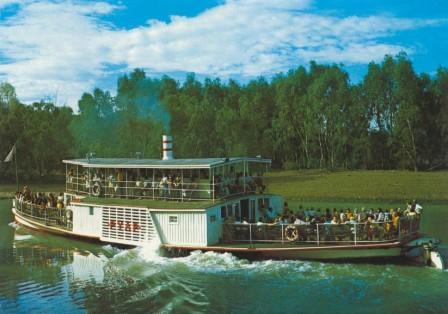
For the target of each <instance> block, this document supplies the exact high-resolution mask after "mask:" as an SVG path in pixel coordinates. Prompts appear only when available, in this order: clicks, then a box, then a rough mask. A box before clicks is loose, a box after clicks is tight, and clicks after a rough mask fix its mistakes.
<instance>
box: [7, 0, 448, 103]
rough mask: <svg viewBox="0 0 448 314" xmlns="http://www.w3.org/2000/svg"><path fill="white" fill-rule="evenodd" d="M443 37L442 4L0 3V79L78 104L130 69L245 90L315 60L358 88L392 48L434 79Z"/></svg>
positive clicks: (23, 91) (309, 0) (317, 0)
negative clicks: (338, 68) (235, 83)
mask: <svg viewBox="0 0 448 314" xmlns="http://www.w3.org/2000/svg"><path fill="white" fill-rule="evenodd" d="M447 39H448V3H447V2H446V0H427V1H424V2H423V1H417V0H408V1H398V0H388V1H386V0H362V1H361V0H331V1H330V0H325V1H323V0H273V1H269V0H219V1H216V0H215V1H211V0H207V1H201V0H164V1H162V0H151V1H143V0H142V1H137V0H128V1H125V0H122V1H112V0H111V1H83V0H71V1H64V0H45V1H36V0H0V82H1V81H8V82H10V83H12V84H13V85H14V86H15V87H16V90H17V94H18V95H19V98H20V99H21V101H24V102H32V101H36V100H40V99H42V98H50V99H52V100H55V101H56V102H57V103H58V104H59V105H69V106H71V107H73V108H75V109H76V107H77V100H78V99H79V97H80V96H81V94H82V93H83V92H86V91H91V90H92V89H93V88H94V87H100V88H103V89H107V90H110V91H111V92H112V93H113V92H114V90H115V85H116V79H117V77H118V76H120V75H122V74H123V73H127V72H129V71H131V70H132V69H134V68H136V67H138V68H143V69H145V70H146V72H147V73H148V75H152V76H160V75H161V74H169V75H172V76H174V77H176V78H179V79H182V78H183V77H184V76H185V73H187V72H195V73H197V74H198V77H206V76H211V77H220V78H221V79H223V80H226V79H228V78H234V79H237V80H239V81H240V82H243V83H244V82H247V81H248V80H250V79H252V78H255V77H257V76H259V75H264V76H267V77H270V76H272V75H274V74H276V73H278V72H280V71H287V70H288V69H291V68H295V67H297V66H299V65H307V64H308V63H309V61H311V60H316V61H318V62H321V63H342V64H344V66H345V69H346V70H347V71H348V72H349V73H350V76H351V79H352V82H355V83H356V82H358V81H359V80H360V79H361V78H362V76H363V75H364V74H365V72H366V68H367V64H368V63H369V62H371V61H375V62H381V60H382V59H383V57H384V55H385V54H396V53H398V52H399V51H405V52H406V53H407V54H408V56H409V58H410V59H411V60H412V61H413V63H414V66H415V69H416V71H417V72H427V73H430V74H434V73H435V71H436V70H437V68H438V67H440V66H448V62H447V59H446V56H447V55H448V41H447Z"/></svg>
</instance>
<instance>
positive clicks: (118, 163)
mask: <svg viewBox="0 0 448 314" xmlns="http://www.w3.org/2000/svg"><path fill="white" fill-rule="evenodd" d="M63 162H64V163H66V164H71V165H78V166H82V167H86V168H135V169H144V168H147V169H210V168H216V167H220V166H223V165H227V164H228V165H230V164H235V163H239V162H251V163H252V162H254V163H264V164H270V163H271V160H270V159H263V158H247V157H231V158H194V159H171V160H162V159H136V158H90V159H86V158H83V159H70V160H63Z"/></svg>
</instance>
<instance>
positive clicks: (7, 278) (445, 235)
mask: <svg viewBox="0 0 448 314" xmlns="http://www.w3.org/2000/svg"><path fill="white" fill-rule="evenodd" d="M425 210H426V209H425ZM447 210H448V209H447ZM425 215H430V216H432V217H433V218H432V219H431V220H434V219H435V218H434V217H440V218H442V216H441V213H440V211H439V210H433V211H431V210H426V211H425ZM443 218H444V219H445V222H446V218H447V216H446V214H445V215H444V217H443ZM12 220H13V217H12V215H11V213H10V201H7V200H0V313H29V312H45V313H52V312H57V313H64V312H65V313H77V312H79V313H83V312H93V313H94V312H102V313H112V312H120V313H123V312H133V313H134V312H136V313H138V312H144V313H148V312H182V313H185V312H216V313H223V312H224V313H225V312H233V313H248V312H251V313H273V312H281V313H285V312H333V313H335V312H336V313H337V312H348V311H350V312H379V313H386V312H391V313H396V312H412V313H418V312H422V313H423V312H425V313H426V312H446V311H448V271H441V270H436V269H432V268H429V267H416V266H410V265H406V264H352V263H343V264H333V263H320V262H304V261H257V262H249V261H247V260H243V259H237V258H235V257H234V256H232V255H230V254H215V253H199V252H194V253H192V254H191V255H190V256H187V257H181V258H165V257H161V256H159V255H158V254H157V252H156V248H150V247H148V248H136V249H128V250H124V249H118V248H114V247H111V246H108V245H100V244H93V243H86V242H81V241H75V240H70V239H67V238H63V237H59V236H54V235H49V234H44V233H36V232H31V231H29V230H27V229H25V228H23V227H20V226H17V225H15V224H14V223H11V222H12ZM435 220H437V219H435ZM435 235H436V236H438V237H440V238H442V239H448V231H447V229H440V230H439V234H435ZM445 243H446V242H445Z"/></svg>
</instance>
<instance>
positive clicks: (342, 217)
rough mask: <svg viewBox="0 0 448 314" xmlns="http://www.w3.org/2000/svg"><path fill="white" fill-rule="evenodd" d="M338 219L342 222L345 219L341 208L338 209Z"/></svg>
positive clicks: (345, 216)
mask: <svg viewBox="0 0 448 314" xmlns="http://www.w3.org/2000/svg"><path fill="white" fill-rule="evenodd" d="M339 220H340V222H341V223H344V222H345V221H346V220H347V215H346V214H345V213H344V210H343V209H340V210H339Z"/></svg>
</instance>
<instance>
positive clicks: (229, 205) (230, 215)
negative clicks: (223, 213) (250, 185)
mask: <svg viewBox="0 0 448 314" xmlns="http://www.w3.org/2000/svg"><path fill="white" fill-rule="evenodd" d="M227 216H229V217H232V216H233V209H232V205H231V204H228V205H227Z"/></svg>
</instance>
